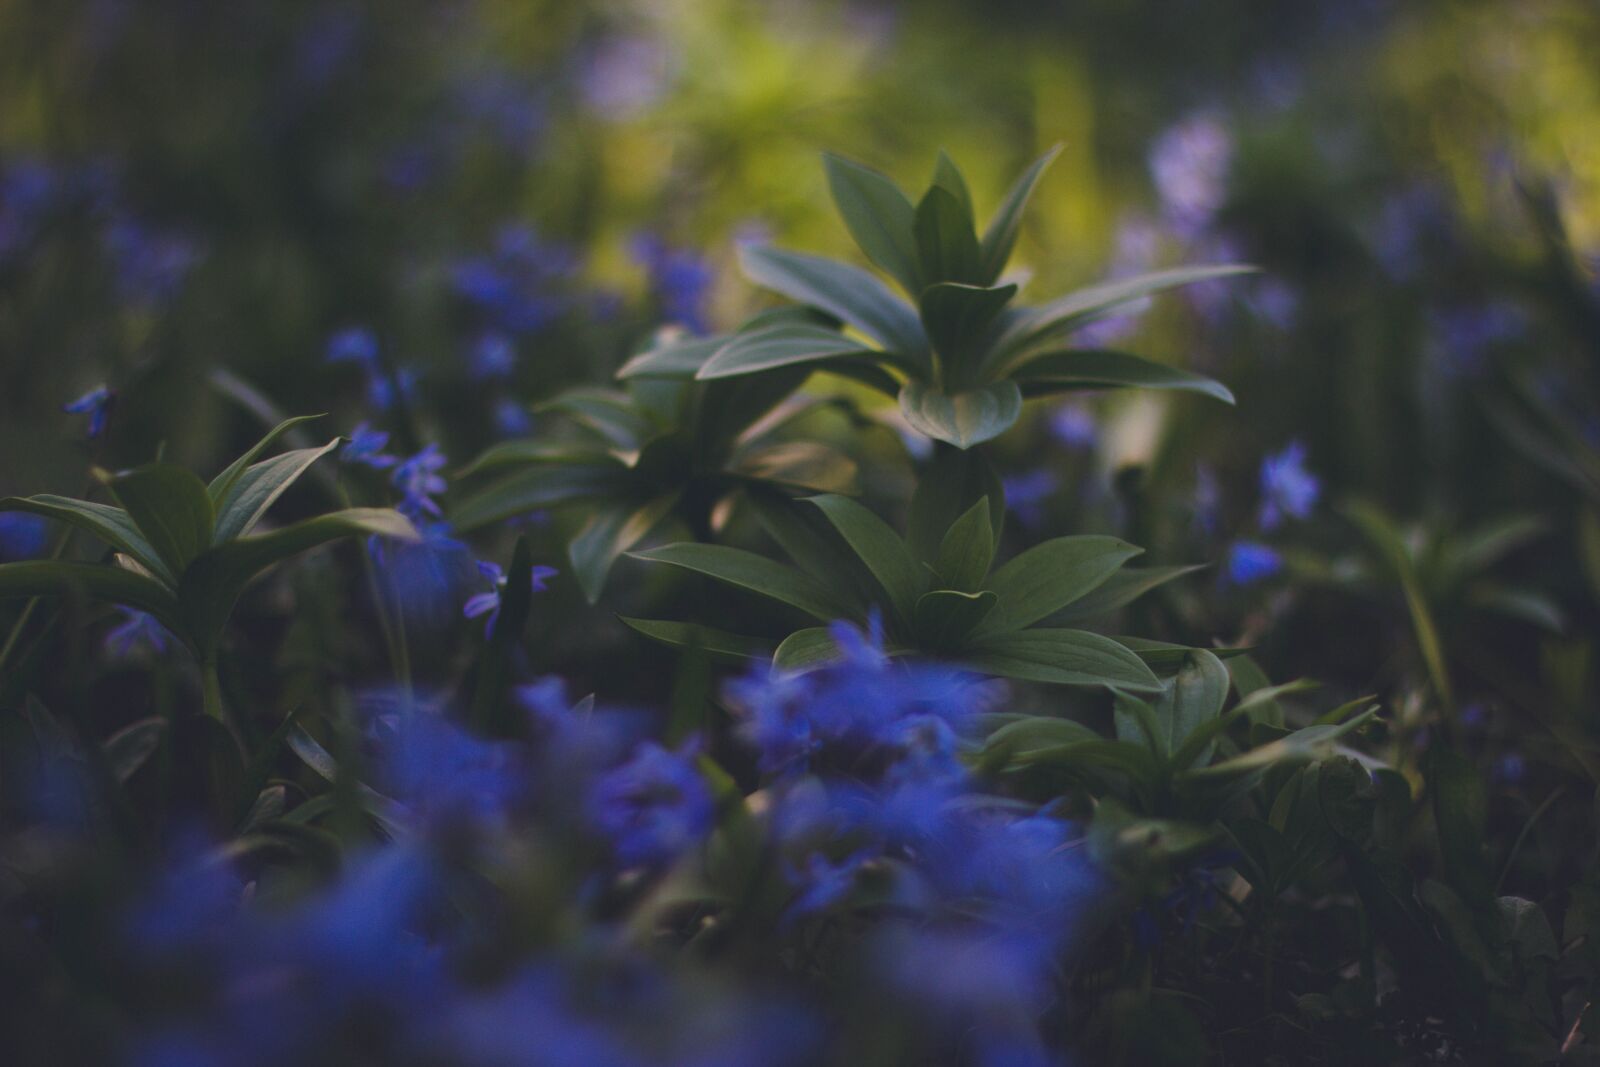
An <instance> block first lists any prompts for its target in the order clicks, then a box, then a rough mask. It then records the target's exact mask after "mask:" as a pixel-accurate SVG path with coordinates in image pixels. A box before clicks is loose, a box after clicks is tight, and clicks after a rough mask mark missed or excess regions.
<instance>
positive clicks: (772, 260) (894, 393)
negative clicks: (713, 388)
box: [620, 150, 1253, 449]
mask: <svg viewBox="0 0 1600 1067" xmlns="http://www.w3.org/2000/svg"><path fill="white" fill-rule="evenodd" d="M1055 154H1056V153H1055V151H1054V150H1052V151H1051V152H1049V153H1047V154H1046V155H1045V156H1044V157H1043V158H1041V159H1039V160H1038V161H1037V162H1036V163H1034V164H1033V165H1032V166H1031V167H1029V168H1028V170H1027V171H1026V172H1025V173H1024V174H1023V175H1022V176H1021V177H1020V178H1019V179H1018V180H1017V182H1016V184H1015V185H1014V186H1013V187H1012V188H1011V191H1010V192H1009V193H1008V194H1007V196H1006V198H1005V200H1004V201H1003V202H1002V204H1001V206H1000V209H999V210H998V211H997V212H996V213H995V216H994V218H993V219H991V220H990V223H989V225H988V227H987V229H985V230H984V232H983V235H982V236H981V237H980V236H979V235H978V233H977V223H976V220H975V217H974V214H973V208H972V196H971V193H970V192H969V191H968V189H967V184H966V180H965V179H964V178H963V177H962V175H961V172H960V171H959V170H958V169H957V168H956V166H955V164H954V163H952V162H951V161H950V159H949V158H948V157H946V156H945V155H943V154H942V153H941V154H940V156H939V162H938V165H937V166H936V167H935V169H934V174H933V182H932V184H931V185H930V187H929V188H928V190H927V192H926V193H924V194H923V196H922V198H921V200H919V201H918V202H917V204H916V205H915V206H913V205H912V203H911V201H910V200H909V199H908V198H907V197H906V196H905V194H904V193H903V192H901V190H900V189H899V188H898V187H897V186H896V185H895V184H894V182H892V181H891V180H890V179H889V178H887V177H885V176H884V175H882V174H880V173H878V172H877V171H875V170H872V169H870V168H868V167H864V166H862V165H860V164H858V163H853V162H850V161H849V160H845V159H841V158H839V157H838V156H834V155H825V156H824V157H823V159H824V163H825V165H826V167H827V172H828V183H829V186H830V188H831V190H832V192H833V199H834V203H835V204H836V205H837V207H838V209H839V214H840V215H841V216H843V218H844V222H845V225H846V226H847V227H848V228H849V230H850V234H851V236H852V237H854V238H855V241H856V244H857V245H859V246H860V248H861V250H862V252H864V253H865V254H866V256H867V258H868V259H869V260H871V261H872V262H873V264H875V265H876V266H877V267H878V268H879V269H881V270H882V271H884V272H885V273H886V274H888V275H889V276H890V277H891V278H893V279H894V281H895V282H897V283H898V284H899V285H900V287H901V289H903V290H904V292H905V294H906V296H907V297H908V298H909V300H904V299H901V298H900V297H897V296H896V295H895V294H894V293H893V292H892V291H891V290H890V289H889V288H888V286H886V285H885V284H884V283H883V282H882V281H880V280H879V279H878V278H877V277H876V276H875V275H873V274H871V273H870V272H868V271H865V270H862V269H861V268H859V267H855V266H851V265H849V264H847V263H840V262H837V261H835V260H830V259H825V258H822V257H819V256H812V255H805V254H803V253H799V252H786V251H782V250H780V249H775V248H761V247H748V248H745V249H744V250H743V251H742V253H741V259H742V264H743V267H744V270H745V273H746V274H747V275H748V276H749V277H750V279H751V280H752V281H754V282H756V283H757V284H759V285H762V286H765V287H766V288H768V289H772V290H774V291H775V292H778V293H780V294H782V295H784V296H787V297H789V298H790V299H792V300H795V301H797V302H799V303H801V304H804V305H806V306H808V307H810V308H813V309H815V310H816V311H817V312H819V313H821V314H822V315H823V316H825V318H824V319H823V320H822V321H818V322H807V321H796V320H780V321H766V320H763V321H760V322H757V323H752V324H751V325H750V326H749V327H747V328H746V329H744V330H741V331H740V332H738V333H736V334H733V335H730V336H726V337H721V338H715V339H712V340H710V341H705V342H699V343H697V344H696V345H694V346H688V347H678V348H674V349H667V350H663V351H657V352H654V353H648V354H646V355H644V356H642V357H640V358H638V359H635V360H633V361H631V362H630V363H628V364H627V365H626V366H624V367H623V368H622V370H621V371H620V375H621V376H622V377H624V378H629V377H687V376H693V377H695V378H697V379H700V380H702V381H704V380H719V379H724V378H735V377H740V376H744V375H750V374H756V373H760V372H766V371H771V370H774V369H776V368H780V367H807V368H810V369H816V370H830V371H836V372H840V373H844V374H847V375H851V376H854V377H857V378H859V379H861V380H862V381H865V382H867V383H868V384H870V385H872V386H873V387H875V388H877V389H879V390H881V391H882V392H884V393H886V394H887V395H889V396H891V397H898V399H899V403H900V410H901V411H902V412H903V413H904V415H905V417H906V420H907V421H908V422H909V423H910V424H911V425H912V426H913V427H914V428H915V429H917V430H918V431H920V432H922V433H925V434H927V435H928V436H929V437H932V438H934V439H935V440H938V441H944V442H948V443H949V444H952V445H955V446H956V447H958V448H962V449H966V448H970V447H972V446H973V445H975V444H978V443H980V442H983V441H987V440H989V439H990V438H993V437H996V436H998V435H999V434H1001V433H1003V432H1004V431H1005V430H1006V429H1007V428H1008V427H1010V426H1011V425H1012V424H1013V423H1015V422H1016V421H1017V418H1018V416H1019V415H1020V413H1021V410H1022V402H1023V400H1024V399H1026V398H1029V397H1035V396H1043V395H1046V394H1050V393H1059V392H1065V391H1069V390H1076V389H1114V388H1145V389H1180V390H1187V391H1190V392H1198V393H1203V394H1205V395H1208V396H1212V397H1215V398H1217V399H1219V400H1224V401H1227V402H1229V403H1232V401H1233V397H1232V394H1231V393H1229V392H1228V390H1227V389H1226V388H1225V387H1223V386H1222V385H1220V384H1218V383H1217V382H1214V381H1211V380H1210V379H1208V378H1204V377H1201V376H1199V375H1196V374H1192V373H1189V372H1187V371H1183V370H1179V369H1176V368H1173V367H1169V366H1166V365H1164V364H1161V363H1156V362H1152V361H1150V360H1147V359H1143V358H1141V357H1138V356H1133V355H1129V354H1127V353H1124V352H1113V351H1105V350H1101V349H1072V348H1068V347H1065V345H1064V343H1063V339H1064V338H1065V337H1066V336H1067V335H1068V334H1069V333H1071V331H1072V330H1074V329H1076V328H1078V327H1081V326H1083V325H1085V324H1087V323H1089V322H1092V321H1093V320H1095V319H1096V318H1099V317H1101V316H1103V315H1105V314H1106V313H1108V312H1109V311H1111V310H1112V309H1114V308H1116V307H1118V306H1119V305H1122V304H1126V303H1129V302H1130V301H1134V300H1139V299H1142V298H1144V297H1147V296H1150V295H1152V294H1154V293H1159V292H1163V291H1165V290H1168V289H1172V288H1176V287H1178V286H1182V285H1187V284H1189V283H1191V282H1197V281H1203V280H1206V279H1213V278H1224V277H1229V276H1232V275H1237V274H1241V273H1245V272H1247V271H1249V270H1252V269H1253V268H1250V267H1244V266H1212V267H1188V268H1183V269H1179V270H1168V271H1160V272H1156V273H1153V274H1145V275H1141V276H1139V277H1134V278H1127V279H1123V280H1118V281H1113V282H1107V283H1104V284H1102V285H1097V286H1093V287H1091V288H1087V289H1081V290H1078V291H1076V292H1072V293H1068V294H1066V295H1065V296H1061V297H1057V298H1056V299H1054V300H1051V301H1049V302H1047V303H1044V304H1040V305H1037V306H1032V307H1020V306H1017V307H1014V306H1012V300H1013V298H1014V297H1015V296H1016V295H1017V293H1018V290H1019V289H1020V283H1018V282H1002V280H1001V274H1002V272H1003V271H1004V270H1005V266H1006V262H1007V261H1008V260H1009V259H1010V257H1011V252H1012V249H1013V247H1014V246H1015V244H1016V240H1017V235H1018V233H1019V232H1020V228H1021V218H1022V212H1023V209H1024V208H1025V207H1026V205H1027V202H1028V199H1029V197H1030V196H1031V194H1032V192H1033V189H1034V186H1035V185H1037V184H1038V182H1039V179H1040V177H1041V175H1042V174H1043V173H1044V170H1045V168H1046V167H1047V166H1048V165H1049V163H1050V161H1051V160H1052V159H1053V158H1054V157H1055ZM844 327H849V328H850V330H852V331H854V332H853V333H846V332H844V329H843V328H844Z"/></svg>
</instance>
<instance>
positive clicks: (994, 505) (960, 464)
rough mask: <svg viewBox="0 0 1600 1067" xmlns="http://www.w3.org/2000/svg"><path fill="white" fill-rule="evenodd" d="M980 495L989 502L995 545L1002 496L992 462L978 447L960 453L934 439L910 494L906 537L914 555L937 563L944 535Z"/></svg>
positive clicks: (1003, 501)
mask: <svg viewBox="0 0 1600 1067" xmlns="http://www.w3.org/2000/svg"><path fill="white" fill-rule="evenodd" d="M981 499H987V500H988V501H989V529H990V530H991V531H992V532H993V536H994V543H995V544H999V543H1000V531H1001V529H1002V527H1003V525H1004V522H1005V514H1006V494H1005V487H1004V485H1003V484H1002V483H1001V481H1000V475H999V473H998V472H996V471H995V469H994V464H993V463H991V462H989V458H988V457H987V456H985V455H984V454H983V452H982V451H980V450H976V449H974V450H971V451H965V450H962V449H959V448H956V447H954V446H953V445H948V444H946V443H944V442H943V441H936V442H934V446H933V459H932V460H931V461H930V462H929V463H928V465H927V466H926V467H925V468H923V470H922V472H921V473H920V474H918V475H917V488H916V491H915V492H914V493H912V495H911V520H910V528H909V535H908V537H907V541H908V543H909V544H910V546H911V550H912V551H913V552H915V553H916V555H917V558H918V559H920V560H922V561H923V562H924V563H928V564H932V563H934V562H936V561H937V559H938V554H939V546H940V545H941V544H942V543H943V541H944V536H945V534H946V533H948V532H949V530H950V527H951V526H952V525H954V523H955V522H956V520H957V519H959V518H960V517H961V516H962V515H963V514H965V513H966V511H967V509H969V508H970V507H972V505H973V504H974V503H976V502H977V501H979V500H981Z"/></svg>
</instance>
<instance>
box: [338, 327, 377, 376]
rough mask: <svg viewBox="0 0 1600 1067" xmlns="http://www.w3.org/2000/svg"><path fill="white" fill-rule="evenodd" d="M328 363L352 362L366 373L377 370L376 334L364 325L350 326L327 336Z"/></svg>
mask: <svg viewBox="0 0 1600 1067" xmlns="http://www.w3.org/2000/svg"><path fill="white" fill-rule="evenodd" d="M325 358H326V359H327V360H328V362H329V363H354V364H356V365H358V366H360V367H361V368H362V369H363V370H366V371H367V372H368V373H373V372H376V371H377V370H378V335H377V334H375V333H373V332H372V331H371V330H369V329H367V328H366V327H365V326H352V327H350V328H349V329H345V330H340V331H339V332H338V333H336V334H334V335H333V336H332V337H330V338H328V347H327V351H326V353H325Z"/></svg>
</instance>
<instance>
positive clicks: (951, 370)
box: [919, 282, 1017, 381]
mask: <svg viewBox="0 0 1600 1067" xmlns="http://www.w3.org/2000/svg"><path fill="white" fill-rule="evenodd" d="M1016 295H1017V287H1016V286H1015V285H1002V286H1000V287H999V288H995V289H985V288H981V287H979V286H976V285H963V284H960V283H957V282H940V283H938V284H937V285H930V286H928V288H926V289H924V290H923V291H922V298H921V300H920V301H919V304H920V306H921V309H922V326H923V329H924V330H926V331H927V334H928V339H929V341H930V342H932V344H933V349H934V351H935V352H937V353H938V354H939V358H940V359H941V360H942V362H943V365H944V370H945V373H946V374H947V375H952V376H954V377H955V379H956V380H957V381H961V380H965V378H966V376H967V375H970V374H972V373H973V372H975V371H976V370H977V369H978V365H979V364H980V363H981V362H982V356H983V341H984V339H985V338H986V337H987V336H988V333H989V330H990V328H991V327H992V326H993V325H994V322H995V319H996V318H997V317H998V316H999V314H1000V312H1002V311H1004V310H1005V307H1006V305H1007V304H1009V303H1010V302H1011V298H1012V297H1014V296H1016Z"/></svg>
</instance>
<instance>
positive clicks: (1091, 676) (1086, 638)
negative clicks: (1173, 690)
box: [960, 629, 1161, 692]
mask: <svg viewBox="0 0 1600 1067" xmlns="http://www.w3.org/2000/svg"><path fill="white" fill-rule="evenodd" d="M960 658H961V662H962V663H964V664H966V665H967V666H969V667H971V668H972V669H974V670H979V671H984V672H987V673H989V674H996V675H999V676H1001V677H1004V678H1018V679H1021V680H1023V681H1029V682H1053V683H1057V684H1060V685H1100V686H1106V687H1108V688H1121V689H1127V690H1132V691H1144V692H1150V691H1158V690H1159V689H1160V688H1161V683H1160V681H1158V680H1157V679H1156V676H1155V675H1154V674H1151V673H1150V668H1149V667H1146V666H1145V665H1144V662H1143V661H1142V660H1140V659H1139V657H1138V656H1136V655H1134V654H1133V653H1132V652H1130V651H1129V650H1128V649H1126V648H1124V647H1123V646H1122V645H1120V644H1118V643H1117V642H1115V641H1113V640H1111V639H1110V638H1107V637H1101V636H1100V635H1099V634H1092V633H1088V632H1086V631H1083V630H1054V629H1037V630H1021V631H1018V632H1015V633H1000V634H993V635H991V636H987V637H979V638H977V639H975V640H973V641H972V642H971V643H970V644H969V645H968V646H967V648H966V650H965V651H963V652H962V654H961V657H960Z"/></svg>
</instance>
